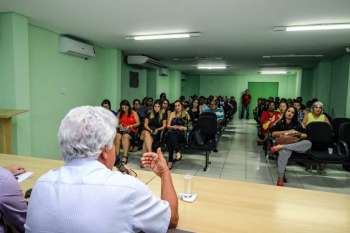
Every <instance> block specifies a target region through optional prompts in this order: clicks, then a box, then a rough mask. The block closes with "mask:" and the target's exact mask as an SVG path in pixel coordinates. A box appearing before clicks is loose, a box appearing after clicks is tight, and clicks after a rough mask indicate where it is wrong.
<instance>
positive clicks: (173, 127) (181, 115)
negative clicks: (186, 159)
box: [167, 100, 190, 169]
mask: <svg viewBox="0 0 350 233" xmlns="http://www.w3.org/2000/svg"><path fill="white" fill-rule="evenodd" d="M189 120H190V117H189V115H188V113H187V112H185V111H184V109H183V106H182V102H181V100H176V101H175V110H174V112H172V113H171V114H170V116H169V119H168V122H167V129H168V133H167V145H168V152H169V158H168V167H169V168H170V169H171V168H172V166H173V162H174V152H175V153H176V158H175V161H179V160H181V159H182V155H181V152H180V144H181V143H185V142H186V131H187V127H186V124H187V122H188V121H189Z"/></svg>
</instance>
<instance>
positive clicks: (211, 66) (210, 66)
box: [197, 65, 227, 70]
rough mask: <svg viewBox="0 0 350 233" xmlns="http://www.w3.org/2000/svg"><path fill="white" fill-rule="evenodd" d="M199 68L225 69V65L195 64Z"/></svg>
mask: <svg viewBox="0 0 350 233" xmlns="http://www.w3.org/2000/svg"><path fill="white" fill-rule="evenodd" d="M197 69H199V70H225V69H227V65H197Z"/></svg>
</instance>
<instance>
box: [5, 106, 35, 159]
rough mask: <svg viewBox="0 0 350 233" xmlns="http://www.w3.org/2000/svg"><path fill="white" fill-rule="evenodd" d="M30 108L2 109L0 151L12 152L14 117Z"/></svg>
mask: <svg viewBox="0 0 350 233" xmlns="http://www.w3.org/2000/svg"><path fill="white" fill-rule="evenodd" d="M27 111H28V110H14V109H0V153H5V154H11V153H12V124H11V119H12V117H14V116H16V115H18V114H21V113H24V112H27Z"/></svg>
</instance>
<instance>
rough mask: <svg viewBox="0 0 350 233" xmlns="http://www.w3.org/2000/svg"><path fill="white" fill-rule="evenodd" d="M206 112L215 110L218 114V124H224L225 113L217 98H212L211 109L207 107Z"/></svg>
mask: <svg viewBox="0 0 350 233" xmlns="http://www.w3.org/2000/svg"><path fill="white" fill-rule="evenodd" d="M204 112H213V113H215V115H216V120H217V122H218V126H222V125H223V123H224V120H225V114H224V111H223V110H222V108H220V107H218V106H217V103H216V101H215V100H211V101H210V103H209V109H206V110H205V111H204Z"/></svg>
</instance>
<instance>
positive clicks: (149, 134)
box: [141, 100, 166, 153]
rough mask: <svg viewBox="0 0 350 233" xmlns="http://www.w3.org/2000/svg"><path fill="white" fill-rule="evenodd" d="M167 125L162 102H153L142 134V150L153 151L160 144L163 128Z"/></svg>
mask: <svg viewBox="0 0 350 233" xmlns="http://www.w3.org/2000/svg"><path fill="white" fill-rule="evenodd" d="M165 127H166V118H165V114H164V113H163V111H161V102H160V101H159V100H156V101H155V102H154V104H153V109H152V111H151V112H149V114H148V115H147V117H146V118H145V122H144V130H143V131H142V134H141V139H142V140H143V147H142V152H143V153H145V152H152V151H156V149H157V148H158V147H159V146H160V139H161V134H162V132H163V130H164V129H165Z"/></svg>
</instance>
